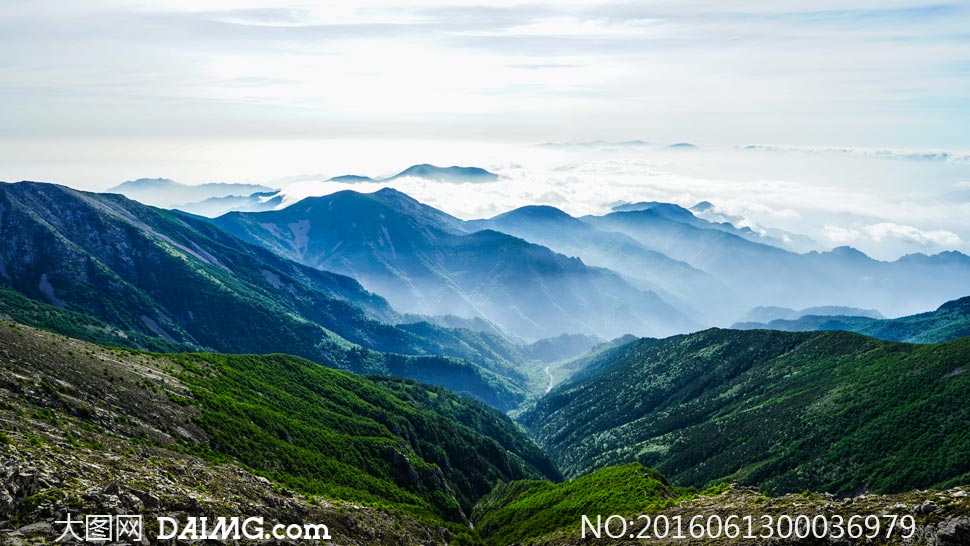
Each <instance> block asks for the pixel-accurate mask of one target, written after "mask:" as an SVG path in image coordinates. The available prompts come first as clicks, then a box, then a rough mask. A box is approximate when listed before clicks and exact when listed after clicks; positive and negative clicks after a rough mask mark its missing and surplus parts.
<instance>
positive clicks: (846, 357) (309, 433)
mask: <svg viewBox="0 0 970 546" xmlns="http://www.w3.org/2000/svg"><path fill="white" fill-rule="evenodd" d="M264 197H268V196H264ZM758 237H759V236H758V235H757V234H753V233H749V232H747V231H745V230H744V229H743V228H741V229H738V228H737V227H736V226H734V225H731V224H730V223H728V224H724V223H722V222H714V221H710V220H708V219H704V218H701V217H700V216H698V215H697V214H695V213H694V212H693V211H690V210H688V209H684V208H681V207H678V206H676V205H670V204H663V203H653V202H643V203H636V204H634V206H630V207H626V209H625V210H617V211H613V212H610V213H608V214H605V215H603V216H588V217H582V218H575V217H572V216H570V215H568V214H566V213H565V212H563V211H560V210H558V209H555V208H552V207H523V208H520V209H516V210H514V211H510V212H508V213H506V214H503V215H499V216H497V217H494V218H490V219H485V220H476V221H463V220H460V219H458V218H455V217H453V216H450V215H448V214H446V213H444V212H442V211H439V210H437V209H434V208H432V207H428V206H426V205H423V204H421V203H420V202H418V201H416V200H414V199H412V198H410V197H408V196H407V195H405V194H402V193H400V192H397V191H394V190H391V189H384V190H381V191H378V192H375V193H370V194H362V193H358V192H352V191H345V192H339V193H336V194H333V195H329V196H326V197H318V198H309V199H306V200H303V201H300V202H298V203H295V204H293V205H290V206H289V207H287V208H284V209H281V210H272V211H264V212H253V213H240V212H233V213H229V214H226V215H223V216H221V217H219V218H216V219H207V218H202V217H199V216H196V215H194V214H189V213H186V212H184V211H171V210H163V209H160V208H156V207H153V206H148V205H145V204H142V203H138V202H136V201H133V200H130V199H127V198H125V197H123V196H121V195H117V194H94V193H87V192H81V191H77V190H73V189H69V188H66V187H64V186H58V185H54V184H41V183H32V182H22V183H17V184H6V183H3V184H0V458H2V464H0V476H2V479H0V521H4V522H6V523H4V525H2V526H0V527H3V529H0V542H4V543H7V542H10V543H29V542H32V543H44V542H49V541H50V539H51V538H52V537H51V536H49V535H51V533H52V531H53V530H54V529H55V526H56V523H57V519H58V518H59V517H62V515H63V514H64V513H66V512H68V511H74V513H77V511H78V510H81V511H82V512H81V513H116V512H118V511H119V510H120V511H124V512H126V513H144V514H147V515H148V516H149V517H151V516H156V515H161V514H165V515H171V514H175V515H178V516H179V517H184V516H188V515H192V516H199V515H208V516H217V515H224V514H238V513H245V514H256V515H260V516H265V517H268V518H271V519H273V520H278V521H285V522H294V521H296V522H306V521H325V522H327V523H328V524H330V525H332V527H333V532H334V535H335V537H336V540H337V541H338V542H340V543H354V544H357V543H367V544H387V545H391V544H402V543H422V544H438V543H440V544H467V545H486V544H487V545H491V546H507V545H508V544H511V543H523V544H536V545H538V544H548V545H554V544H555V545H562V544H577V545H578V544H580V543H583V544H586V543H588V542H589V541H586V540H584V539H581V538H579V536H580V535H579V534H578V533H579V527H580V518H581V516H582V515H583V514H590V515H592V516H593V517H595V514H596V511H599V512H601V513H602V514H603V515H604V516H605V515H608V514H612V513H616V514H618V515H619V517H620V518H623V519H625V518H628V517H629V518H635V517H637V516H638V515H639V514H651V515H658V514H663V515H665V516H668V517H677V516H680V517H682V518H685V521H687V520H689V518H690V517H692V516H693V515H695V514H704V516H705V517H710V516H712V515H718V516H722V517H726V516H727V515H729V514H731V513H738V512H739V511H743V513H747V514H751V515H753V516H755V517H757V516H760V515H762V514H774V515H777V514H793V515H794V514H799V513H806V511H807V513H810V514H813V515H818V514H826V515H830V516H831V515H841V516H843V517H845V518H848V517H851V515H853V514H862V515H867V514H879V515H882V516H892V515H897V516H903V515H908V516H910V517H912V518H913V522H914V528H915V529H916V531H915V532H916V533H917V536H918V537H920V538H919V540H922V541H924V542H925V543H927V544H945V545H950V544H966V543H967V540H970V488H968V487H966V486H965V484H968V483H970V464H968V461H970V429H968V427H967V426H966V423H968V422H970V397H967V396H966V394H967V392H968V391H970V375H968V374H967V369H966V368H967V363H968V362H970V337H968V336H970V330H968V324H970V298H968V297H966V294H965V293H961V291H965V290H966V283H965V280H966V279H967V278H970V277H968V276H967V261H968V260H970V258H967V257H966V256H964V255H962V254H958V253H944V254H939V255H936V256H922V255H912V256H907V257H904V258H901V259H900V260H897V261H896V262H879V261H876V260H872V259H870V258H868V257H866V256H865V255H863V254H861V253H859V252H857V251H854V250H852V249H848V248H843V249H836V250H834V251H832V252H827V253H819V252H814V253H813V252H809V253H804V254H798V253H794V252H790V251H788V250H785V249H782V248H778V247H776V246H772V245H770V244H764V243H765V239H763V238H762V239H759V238H758ZM961 281H963V282H962V284H961ZM839 283H843V284H844V285H845V286H842V285H840V284H839ZM954 293H957V294H959V296H961V299H955V298H949V295H950V294H954ZM889 295H891V296H892V298H891V299H885V298H886V297H888V296H889ZM385 298H386V299H385ZM939 298H943V299H947V298H949V299H952V301H948V302H947V303H944V304H943V305H940V306H939V307H938V308H937V309H936V310H935V311H931V312H926V313H919V314H916V315H911V316H903V317H899V318H892V319H885V318H882V317H883V315H882V314H881V313H880V311H882V312H885V313H886V314H887V315H889V316H897V315H899V314H900V310H902V309H907V308H915V307H920V308H925V307H926V306H927V305H928V302H933V301H936V302H937V303H934V304H933V305H934V306H937V305H939V302H938V301H937V299H939ZM939 301H942V300H939ZM876 303H878V305H876ZM756 306H762V307H756ZM752 308H754V309H752ZM875 308H878V309H879V310H880V311H875ZM799 309H800V310H799ZM745 310H751V311H749V314H748V315H747V318H748V319H758V320H768V322H766V323H758V324H746V325H739V326H745V327H758V328H759V329H755V330H738V329H733V330H723V329H717V328H712V329H706V330H703V331H696V332H694V333H689V334H677V335H672V336H669V337H665V338H657V337H641V338H637V337H634V336H631V335H623V334H629V333H631V332H632V333H635V334H639V335H644V334H653V335H657V336H662V335H666V334H668V333H677V332H688V331H692V330H696V329H698V328H699V326H700V325H701V324H709V323H711V322H714V321H725V320H734V319H735V318H736V317H738V316H742V315H743V314H744V313H745ZM823 314H825V316H823ZM845 314H851V315H855V316H846V315H845ZM802 326H804V327H805V328H807V329H812V330H814V329H824V330H826V331H808V332H785V331H778V329H796V327H802ZM770 328H777V329H774V330H773V329H770ZM847 329H852V330H856V331H858V332H862V333H864V334H866V335H860V334H859V333H855V332H848V331H833V330H847ZM54 332H56V333H54ZM61 334H63V335H61ZM65 336H69V337H65ZM877 338H883V339H877ZM605 340H610V341H605ZM901 341H905V343H904V342H901ZM149 351H151V352H149ZM503 412H505V413H506V414H503ZM509 415H511V416H513V417H509ZM513 418H514V421H513ZM564 478H568V479H564ZM833 495H837V497H836V496H833ZM55 536H56V535H55ZM631 540H632V539H631ZM865 540H866V539H864V538H860V539H858V540H850V541H849V542H848V543H851V544H862V543H864V542H865ZM697 542H698V543H700V544H710V545H714V544H725V542H724V541H723V540H721V539H711V540H706V539H705V540H700V541H697ZM657 543H658V544H679V543H680V542H677V541H676V540H675V539H673V538H671V539H670V540H668V541H667V542H663V541H660V542H657ZM692 543H693V542H692ZM804 543H805V544H809V543H811V544H818V543H819V542H818V541H814V540H809V541H807V542H804ZM897 543H898V541H897Z"/></svg>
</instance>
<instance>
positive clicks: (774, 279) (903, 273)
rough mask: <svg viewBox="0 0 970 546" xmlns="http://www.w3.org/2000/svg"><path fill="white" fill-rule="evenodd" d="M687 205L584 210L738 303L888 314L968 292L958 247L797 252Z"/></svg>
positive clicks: (601, 225) (968, 268) (965, 260)
mask: <svg viewBox="0 0 970 546" xmlns="http://www.w3.org/2000/svg"><path fill="white" fill-rule="evenodd" d="M685 212H686V213H687V214H689V211H686V209H681V210H677V209H673V208H671V207H654V208H650V209H647V210H636V211H629V212H613V213H610V214H607V215H604V216H586V217H583V218H581V220H583V221H585V222H587V223H588V224H590V225H592V226H594V227H596V228H598V229H600V230H604V231H615V232H619V233H622V234H625V235H627V236H629V237H631V238H633V239H634V240H636V241H637V242H639V243H640V244H641V245H643V246H644V247H646V248H649V249H651V250H655V251H657V252H661V253H663V254H665V255H667V256H669V257H670V258H673V259H676V260H681V261H684V262H687V263H688V264H690V265H691V266H693V267H695V268H697V269H699V270H701V271H704V272H706V273H708V274H709V275H711V276H712V277H714V278H715V279H717V280H719V281H720V282H722V283H724V284H725V285H726V286H728V287H729V288H730V289H731V291H732V293H733V294H734V295H735V296H737V298H738V300H739V301H742V302H747V303H749V304H750V305H746V306H745V307H744V308H742V309H738V310H737V315H736V316H739V315H741V314H743V313H744V312H745V310H746V309H750V308H751V307H754V306H758V305H773V306H782V307H791V308H796V309H800V308H805V307H813V306H820V305H830V304H832V303H833V302H834V303H838V304H839V305H843V306H849V307H857V308H863V309H872V308H876V309H879V310H881V311H882V312H884V313H886V314H889V315H905V314H912V313H916V312H921V311H924V310H926V309H927V308H929V307H932V306H935V305H939V303H940V302H944V301H948V300H952V299H955V298H959V297H962V296H965V295H966V292H967V286H968V285H967V279H968V278H970V257H968V256H966V255H964V254H961V253H959V252H943V253H940V254H937V255H934V256H926V255H923V254H914V255H908V256H904V257H902V258H900V259H899V260H896V261H894V262H883V261H879V260H874V259H872V258H870V257H868V256H866V255H865V254H863V253H862V252H859V251H858V250H855V249H853V248H849V247H839V248H836V249H833V250H832V251H830V252H809V253H806V254H796V253H793V252H788V251H785V250H783V249H781V248H777V247H774V246H770V245H765V244H760V243H757V242H754V241H750V240H748V239H746V238H744V237H741V236H739V235H737V234H734V233H730V232H729V231H725V230H724V229H723V228H722V227H719V225H717V224H712V223H707V224H705V223H704V221H703V220H701V219H698V218H696V217H694V218H693V219H688V220H686V221H685V220H684V218H687V217H686V215H685V214H684V213H685Z"/></svg>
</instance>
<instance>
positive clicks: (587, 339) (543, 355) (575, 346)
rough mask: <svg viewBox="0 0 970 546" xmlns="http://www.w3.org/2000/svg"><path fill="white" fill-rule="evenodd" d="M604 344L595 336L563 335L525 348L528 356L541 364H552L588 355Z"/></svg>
mask: <svg viewBox="0 0 970 546" xmlns="http://www.w3.org/2000/svg"><path fill="white" fill-rule="evenodd" d="M602 343H603V340H602V339H600V338H598V337H595V336H584V335H582V334H563V335H561V336H556V337H553V338H547V339H540V340H539V341H536V342H534V343H532V344H530V345H529V346H528V347H526V348H525V350H526V352H527V354H528V355H529V356H530V357H532V358H534V359H536V360H539V361H540V362H545V363H551V362H558V361H560V360H566V359H569V358H573V357H576V356H579V355H581V354H584V353H586V352H587V351H589V350H591V349H593V348H594V347H597V346H599V345H601V344H602Z"/></svg>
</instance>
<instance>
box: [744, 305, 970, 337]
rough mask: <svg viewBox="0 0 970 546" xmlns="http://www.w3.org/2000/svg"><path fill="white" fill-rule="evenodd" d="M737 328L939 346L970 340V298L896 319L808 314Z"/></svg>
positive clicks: (747, 323) (745, 324)
mask: <svg viewBox="0 0 970 546" xmlns="http://www.w3.org/2000/svg"><path fill="white" fill-rule="evenodd" d="M734 327H735V328H739V329H742V330H755V329H766V330H783V331H786V332H808V331H815V330H848V331H852V332H858V333H860V334H865V335H867V336H872V337H875V338H879V339H885V340H889V341H905V342H909V343H938V342H941V341H949V340H951V339H957V338H961V337H967V336H970V297H966V298H960V299H958V300H954V301H949V302H947V303H944V304H943V305H941V306H940V307H939V308H938V309H937V310H935V311H930V312H928V313H920V314H918V315H912V316H908V317H900V318H895V319H881V320H880V319H875V318H872V317H866V316H850V315H834V314H832V315H825V314H819V313H806V314H804V315H800V316H798V317H795V318H793V319H775V320H770V321H768V322H750V321H749V322H739V323H737V324H736V325H735V326H734Z"/></svg>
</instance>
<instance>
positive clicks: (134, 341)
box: [0, 288, 198, 352]
mask: <svg viewBox="0 0 970 546" xmlns="http://www.w3.org/2000/svg"><path fill="white" fill-rule="evenodd" d="M0 317H5V318H8V319H10V320H14V321H16V322H19V323H21V324H26V325H28V326H34V327H37V328H43V329H44V330H49V331H51V332H57V333H59V334H63V335H65V336H68V337H72V338H75V339H81V340H84V341H90V342H92V343H98V344H100V345H109V346H113V347H126V348H129V349H143V350H149V351H159V352H178V351H186V350H192V349H198V347H194V346H192V345H188V344H184V343H173V342H170V341H168V340H166V339H164V338H161V337H157V336H149V335H145V334H142V333H140V332H133V331H127V332H123V331H121V330H119V329H117V328H113V327H111V326H109V325H108V324H106V323H104V322H102V321H100V320H98V319H96V318H94V317H90V316H88V315H84V314H81V313H75V312H73V311H68V310H67V309H62V308H60V307H55V306H53V305H50V304H49V303H44V302H41V301H37V300H32V299H30V298H27V297H25V296H23V295H21V294H18V293H17V292H14V291H12V290H5V289H3V288H0Z"/></svg>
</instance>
